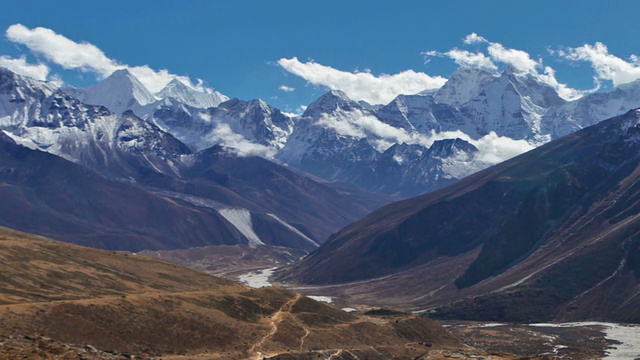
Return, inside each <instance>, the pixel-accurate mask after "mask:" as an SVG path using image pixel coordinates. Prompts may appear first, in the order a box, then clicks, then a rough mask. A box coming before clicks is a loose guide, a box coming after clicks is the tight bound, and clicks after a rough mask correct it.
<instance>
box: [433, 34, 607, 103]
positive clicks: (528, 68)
mask: <svg viewBox="0 0 640 360" xmlns="http://www.w3.org/2000/svg"><path fill="white" fill-rule="evenodd" d="M463 41H464V43H465V44H486V46H487V49H486V52H487V54H485V53H484V52H482V51H477V52H475V53H474V52H470V51H467V50H461V49H457V48H453V49H451V50H449V51H446V52H438V51H426V52H423V53H422V54H423V55H424V56H425V57H431V56H440V57H448V58H450V59H452V60H453V61H454V62H455V63H456V64H458V65H460V66H466V67H471V68H479V69H483V70H487V71H497V70H498V66H497V65H496V63H500V64H504V65H506V66H509V67H511V68H512V69H514V70H515V71H516V72H517V73H520V74H529V75H532V76H534V77H536V78H537V79H538V80H539V81H541V82H543V83H546V84H547V85H549V86H551V87H553V88H554V89H555V90H556V91H557V92H558V95H559V96H560V97H561V98H563V99H565V100H576V99H579V98H581V97H582V96H584V95H586V94H590V93H593V92H595V91H597V90H598V89H599V88H600V84H599V82H598V81H595V85H594V88H593V89H587V90H578V89H573V88H570V87H569V86H567V84H563V83H560V82H559V81H558V79H557V78H556V72H555V70H554V69H553V68H552V67H550V66H544V65H543V64H542V60H534V59H533V58H532V57H531V55H530V54H529V53H528V52H526V51H523V50H518V49H512V48H508V47H506V46H504V45H502V44H501V43H497V42H491V41H489V40H487V39H486V38H484V37H482V36H480V35H478V34H476V33H471V34H469V35H467V36H466V37H465V38H464V39H463ZM572 54H577V52H574V53H572ZM565 55H566V54H565ZM567 56H569V55H567ZM575 57H576V58H578V57H579V56H577V55H575Z"/></svg>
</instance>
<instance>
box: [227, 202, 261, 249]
mask: <svg viewBox="0 0 640 360" xmlns="http://www.w3.org/2000/svg"><path fill="white" fill-rule="evenodd" d="M218 212H219V213H220V215H222V216H223V217H224V218H225V219H227V221H229V222H230V223H231V224H233V226H235V227H236V229H238V231H240V232H241V233H242V235H244V236H245V237H246V238H247V240H249V245H264V243H263V242H262V240H260V237H259V236H258V234H256V233H255V231H253V225H252V224H251V213H250V212H249V210H247V209H232V208H228V209H222V210H218Z"/></svg>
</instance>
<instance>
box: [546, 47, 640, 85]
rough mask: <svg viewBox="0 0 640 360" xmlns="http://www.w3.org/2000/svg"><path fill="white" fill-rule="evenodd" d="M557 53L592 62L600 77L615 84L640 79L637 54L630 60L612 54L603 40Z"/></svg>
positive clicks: (571, 58)
mask: <svg viewBox="0 0 640 360" xmlns="http://www.w3.org/2000/svg"><path fill="white" fill-rule="evenodd" d="M557 53H558V55H560V56H561V57H564V58H566V59H569V60H572V61H586V62H589V63H591V66H592V67H593V69H594V70H595V72H596V76H597V77H598V79H601V80H609V81H611V82H612V83H613V85H614V86H618V85H621V84H626V83H630V82H632V81H634V80H637V79H640V59H639V58H638V57H637V56H636V55H631V56H630V58H629V61H626V60H624V59H621V58H619V57H617V56H615V55H612V54H610V53H609V49H608V48H607V46H606V45H605V44H603V43H601V42H597V43H595V44H593V45H590V44H585V45H583V46H580V47H577V48H569V49H568V50H567V51H562V50H561V51H558V52H557Z"/></svg>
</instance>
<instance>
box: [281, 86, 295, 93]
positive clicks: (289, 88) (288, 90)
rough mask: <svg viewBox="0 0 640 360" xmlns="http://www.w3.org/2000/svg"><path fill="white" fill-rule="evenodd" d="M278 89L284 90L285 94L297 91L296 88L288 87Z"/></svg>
mask: <svg viewBox="0 0 640 360" xmlns="http://www.w3.org/2000/svg"><path fill="white" fill-rule="evenodd" d="M278 89H280V90H282V91H284V92H292V91H295V90H296V89H295V88H292V87H289V86H287V85H280V87H279V88H278Z"/></svg>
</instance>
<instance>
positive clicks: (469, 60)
mask: <svg viewBox="0 0 640 360" xmlns="http://www.w3.org/2000/svg"><path fill="white" fill-rule="evenodd" d="M422 55H423V56H425V57H431V56H440V57H448V58H450V59H452V60H453V61H454V62H455V63H456V64H458V65H460V66H467V67H472V68H479V69H484V70H488V71H496V70H498V67H497V66H496V64H494V63H493V61H491V59H490V58H489V57H488V56H486V55H485V54H484V53H481V52H475V53H472V52H470V51H467V50H460V49H456V48H453V49H451V50H449V51H447V52H437V51H425V52H423V53H422Z"/></svg>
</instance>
